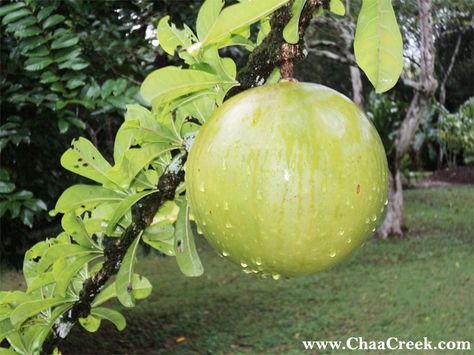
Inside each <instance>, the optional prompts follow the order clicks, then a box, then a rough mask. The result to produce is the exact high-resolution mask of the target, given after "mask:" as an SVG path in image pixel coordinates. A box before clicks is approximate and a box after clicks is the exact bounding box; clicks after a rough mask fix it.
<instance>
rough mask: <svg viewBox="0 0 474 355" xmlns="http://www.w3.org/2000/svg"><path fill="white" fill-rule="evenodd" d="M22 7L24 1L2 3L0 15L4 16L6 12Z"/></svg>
mask: <svg viewBox="0 0 474 355" xmlns="http://www.w3.org/2000/svg"><path fill="white" fill-rule="evenodd" d="M22 7H25V3H24V2H16V3H13V4H8V5H3V6H1V7H0V17H3V16H5V15H6V14H8V13H10V12H12V11H15V10H18V9H21V8H22Z"/></svg>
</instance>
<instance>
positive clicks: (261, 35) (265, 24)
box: [256, 18, 272, 46]
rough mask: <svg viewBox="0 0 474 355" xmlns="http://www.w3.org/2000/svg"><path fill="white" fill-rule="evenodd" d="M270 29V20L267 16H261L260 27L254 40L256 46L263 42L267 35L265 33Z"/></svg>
mask: <svg viewBox="0 0 474 355" xmlns="http://www.w3.org/2000/svg"><path fill="white" fill-rule="evenodd" d="M271 29H272V28H271V26H270V21H269V20H268V19H267V18H263V19H261V20H260V29H259V30H258V34H257V41H256V45H257V46H258V45H260V44H261V43H262V42H263V40H264V39H265V37H267V35H268V34H269V33H270V30H271Z"/></svg>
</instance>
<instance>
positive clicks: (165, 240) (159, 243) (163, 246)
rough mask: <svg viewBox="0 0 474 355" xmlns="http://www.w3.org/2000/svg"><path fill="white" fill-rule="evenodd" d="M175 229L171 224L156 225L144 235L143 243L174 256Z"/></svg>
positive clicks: (149, 228)
mask: <svg viewBox="0 0 474 355" xmlns="http://www.w3.org/2000/svg"><path fill="white" fill-rule="evenodd" d="M174 233H175V230H174V227H173V226H172V225H170V224H164V225H163V224H161V223H159V224H155V225H153V226H150V227H148V228H147V229H146V230H145V232H144V233H143V241H144V242H145V243H146V244H148V245H150V246H151V247H152V248H155V249H156V250H159V251H161V252H162V253H165V254H166V255H170V256H174V255H175V252H174Z"/></svg>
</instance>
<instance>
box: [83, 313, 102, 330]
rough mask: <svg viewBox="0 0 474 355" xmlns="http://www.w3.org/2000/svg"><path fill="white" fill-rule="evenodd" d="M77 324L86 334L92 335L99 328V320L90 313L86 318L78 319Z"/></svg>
mask: <svg viewBox="0 0 474 355" xmlns="http://www.w3.org/2000/svg"><path fill="white" fill-rule="evenodd" d="M79 323H80V324H81V325H82V327H83V328H84V329H85V330H87V331H88V332H91V333H94V332H96V331H97V329H99V327H100V319H99V318H97V317H95V316H94V315H92V312H91V314H90V315H89V316H87V317H86V318H79Z"/></svg>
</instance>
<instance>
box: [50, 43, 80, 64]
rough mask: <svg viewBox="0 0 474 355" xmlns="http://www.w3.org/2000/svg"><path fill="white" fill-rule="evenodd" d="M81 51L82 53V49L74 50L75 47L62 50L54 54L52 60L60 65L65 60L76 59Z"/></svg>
mask: <svg viewBox="0 0 474 355" xmlns="http://www.w3.org/2000/svg"><path fill="white" fill-rule="evenodd" d="M81 51H82V48H76V47H73V48H67V49H62V50H60V51H58V52H57V53H56V54H55V56H54V60H55V61H56V62H57V63H62V62H65V61H67V60H71V59H74V58H76V57H78V56H79V55H80V54H81Z"/></svg>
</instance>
